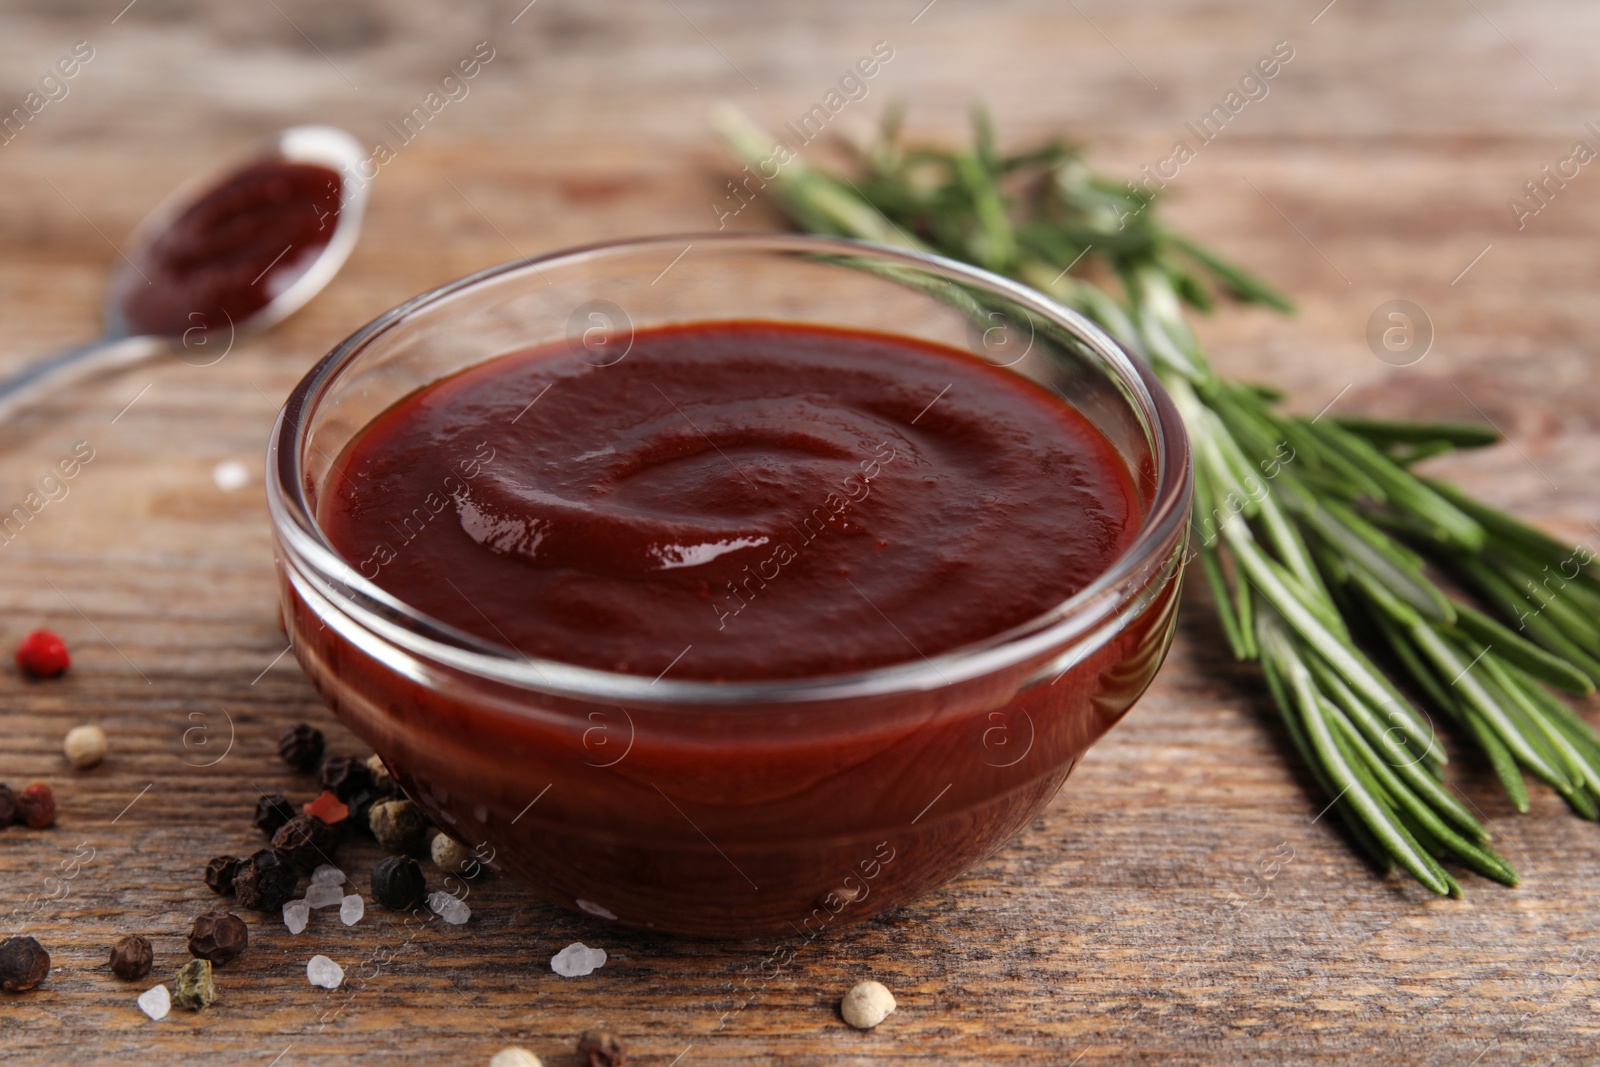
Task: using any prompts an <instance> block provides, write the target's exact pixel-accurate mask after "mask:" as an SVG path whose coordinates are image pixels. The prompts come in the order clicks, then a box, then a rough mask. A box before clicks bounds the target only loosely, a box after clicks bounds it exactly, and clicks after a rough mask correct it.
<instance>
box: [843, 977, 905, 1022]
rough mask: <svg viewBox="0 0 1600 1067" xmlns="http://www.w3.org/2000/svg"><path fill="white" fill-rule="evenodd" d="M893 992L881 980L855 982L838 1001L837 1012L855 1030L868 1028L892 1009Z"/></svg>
mask: <svg viewBox="0 0 1600 1067" xmlns="http://www.w3.org/2000/svg"><path fill="white" fill-rule="evenodd" d="M894 1009H895V1003H894V994H893V993H891V992H889V990H888V988H887V987H886V986H884V984H883V983H882V982H873V981H866V982H857V983H856V984H855V985H854V986H852V987H851V988H850V992H848V993H846V994H845V995H844V999H843V1000H841V1001H840V1002H839V1014H840V1015H843V1016H844V1021H845V1022H847V1023H849V1024H850V1025H851V1026H853V1027H855V1028H856V1029H857V1030H870V1029H872V1028H873V1027H874V1026H877V1025H878V1024H879V1023H881V1022H883V1020H885V1019H887V1018H888V1017H889V1013H890V1012H892V1011H894Z"/></svg>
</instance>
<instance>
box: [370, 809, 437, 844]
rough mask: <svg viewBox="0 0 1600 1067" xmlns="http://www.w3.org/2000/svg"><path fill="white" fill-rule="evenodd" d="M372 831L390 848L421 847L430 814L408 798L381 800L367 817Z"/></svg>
mask: <svg viewBox="0 0 1600 1067" xmlns="http://www.w3.org/2000/svg"><path fill="white" fill-rule="evenodd" d="M368 822H369V824H370V825H371V827H372V835H373V836H374V837H376V838H377V839H378V844H379V845H381V846H383V848H384V849H385V850H386V851H388V852H401V853H411V852H417V851H419V850H420V849H421V848H422V835H423V834H424V833H425V832H426V831H427V829H428V817H427V816H426V815H423V814H422V809H421V808H419V807H417V806H416V805H415V804H413V803H412V802H411V801H409V800H380V801H379V802H378V803H376V804H374V805H372V814H371V815H370V816H369V818H368Z"/></svg>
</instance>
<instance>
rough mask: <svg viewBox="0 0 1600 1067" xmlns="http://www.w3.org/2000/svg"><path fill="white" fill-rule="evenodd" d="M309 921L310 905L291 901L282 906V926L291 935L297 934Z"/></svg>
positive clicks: (302, 901) (300, 901) (301, 901)
mask: <svg viewBox="0 0 1600 1067" xmlns="http://www.w3.org/2000/svg"><path fill="white" fill-rule="evenodd" d="M310 921H311V905H310V904H307V903H306V902H305V901H304V900H291V901H289V903H287V904H285V905H284V906H283V925H285V926H287V927H288V928H289V932H290V933H291V934H298V933H299V932H300V931H302V930H304V929H305V928H306V923H308V922H310Z"/></svg>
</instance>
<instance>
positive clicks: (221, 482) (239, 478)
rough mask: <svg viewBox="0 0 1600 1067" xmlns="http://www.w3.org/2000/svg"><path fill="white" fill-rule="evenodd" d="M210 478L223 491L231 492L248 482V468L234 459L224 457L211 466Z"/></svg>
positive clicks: (241, 487)
mask: <svg viewBox="0 0 1600 1067" xmlns="http://www.w3.org/2000/svg"><path fill="white" fill-rule="evenodd" d="M211 480H212V481H213V482H215V483H216V485H217V488H218V489H221V490H222V491H223V492H224V493H231V492H233V491H234V490H236V489H243V488H244V487H245V486H247V485H249V484H250V468H249V467H246V466H245V465H244V464H243V463H240V462H239V461H238V460H236V459H225V460H223V461H222V462H221V463H218V464H217V465H216V466H215V467H212V468H211Z"/></svg>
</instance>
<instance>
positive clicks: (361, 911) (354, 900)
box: [339, 893, 367, 926]
mask: <svg viewBox="0 0 1600 1067" xmlns="http://www.w3.org/2000/svg"><path fill="white" fill-rule="evenodd" d="M366 913H367V905H366V902H365V901H363V900H362V899H361V894H360V893H351V894H350V895H349V896H347V897H345V898H344V899H343V900H341V901H339V921H340V922H342V923H344V924H345V925H346V926H354V925H355V924H356V923H358V922H360V921H361V916H363V915H365V914H366Z"/></svg>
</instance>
